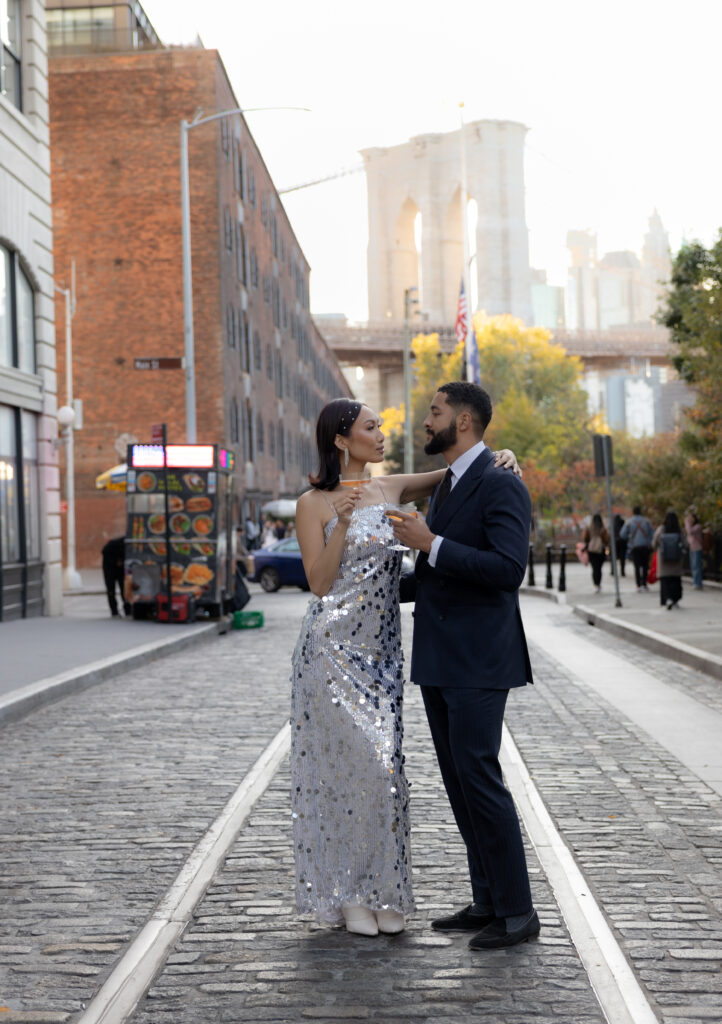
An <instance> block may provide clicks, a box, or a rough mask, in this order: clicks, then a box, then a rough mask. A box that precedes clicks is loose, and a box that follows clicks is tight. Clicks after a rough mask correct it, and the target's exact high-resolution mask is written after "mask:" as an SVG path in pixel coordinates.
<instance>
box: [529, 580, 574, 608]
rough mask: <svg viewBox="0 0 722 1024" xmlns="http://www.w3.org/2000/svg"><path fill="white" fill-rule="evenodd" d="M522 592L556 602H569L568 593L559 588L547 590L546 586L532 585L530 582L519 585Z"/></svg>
mask: <svg viewBox="0 0 722 1024" xmlns="http://www.w3.org/2000/svg"><path fill="white" fill-rule="evenodd" d="M519 593H520V594H530V595H531V596H532V597H541V598H542V599H543V600H545V601H554V603H555V604H567V595H566V593H564V592H562V593H560V592H559V591H558V590H547V589H546V588H545V587H530V586H529V584H528V583H525V584H524V586H522V587H519Z"/></svg>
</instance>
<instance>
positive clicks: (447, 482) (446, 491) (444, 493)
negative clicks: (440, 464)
mask: <svg viewBox="0 0 722 1024" xmlns="http://www.w3.org/2000/svg"><path fill="white" fill-rule="evenodd" d="M452 480H453V474H452V472H451V469H447V470H446V473H445V474H444V479H443V480H442V481H441V483H440V484H439V490H438V492H437V495H436V504H435V506H434V512H438V511H439V509H440V508H441V506H442V505H443V504H444V502H445V501H446V499H447V498H448V497H449V495H450V494H451V481H452Z"/></svg>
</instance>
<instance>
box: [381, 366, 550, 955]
mask: <svg viewBox="0 0 722 1024" xmlns="http://www.w3.org/2000/svg"><path fill="white" fill-rule="evenodd" d="M490 419H491V401H490V399H489V396H488V394H487V393H486V392H485V391H484V390H482V388H480V387H477V385H475V384H468V383H465V382H462V381H455V382H453V383H451V384H444V385H443V386H442V387H440V388H439V390H438V392H437V393H436V395H435V396H434V399H433V401H432V403H431V409H430V411H429V415H428V416H427V417H426V420H425V421H424V429H425V430H426V433H427V438H428V441H427V444H426V447H425V449H424V450H425V451H426V452H427V454H429V455H431V454H436V453H441V454H443V456H444V458H445V459H446V462H447V463H448V466H449V468H448V469H447V471H446V476H445V477H444V479H443V480H442V482H441V483H440V485H439V487H438V488H437V490H436V492H435V493H434V495H433V497H432V499H431V504H430V506H429V514H428V520H427V522H426V523H424V522H423V521H422V520H420V519H413V518H412V517H410V516H409V517H405V518H404V520H403V522H402V523H399V524H398V525H397V526H396V527H395V532H396V535H397V537H398V538H399V539H400V540H401V541H402V542H403V543H404V544H408V545H409V547H412V548H416V549H417V550H418V551H419V556H418V558H417V561H416V573H415V575H416V607H415V609H414V644H413V651H412V656H411V680H412V682H414V683H417V684H419V685H420V686H421V692H422V694H423V698H424V704H425V707H426V714H427V717H428V720H429V726H430V728H431V735H432V738H433V741H434V746H435V747H436V754H437V757H438V760H439V767H440V769H441V774H442V776H443V779H444V785H445V786H446V792H447V794H448V796H449V801H450V803H451V808H452V810H453V812H454V817H455V819H456V823H457V826H458V828H459V832H460V833H461V836H462V838H463V840H464V843H465V844H466V849H467V855H468V861H469V873H470V876H471V892H472V903H470V904H469V905H468V906H466V907H465V908H464V909H463V910H460V911H458V912H457V913H455V914H452V915H451V916H450V917H444V918H439V919H437V920H435V921H433V922H432V927H433V928H435V929H437V930H438V931H453V930H460V931H475V932H477V934H476V935H475V936H474V937H473V938H472V939H471V941H470V943H469V947H470V948H471V949H474V950H478V949H498V948H502V947H505V946H513V945H516V944H517V943H518V942H523V941H524V940H526V939H528V938H530V937H531V936H533V935H537V934H538V932H539V928H540V925H539V918H538V917H537V913H536V911H535V910H534V907H533V906H532V898H531V891H530V888H529V876H528V872H527V866H526V858H525V855H524V846H523V842H522V837H521V830H520V827H519V819H518V817H517V813H516V809H515V807H514V802H513V800H512V797H511V794H510V793H509V791H508V790H507V789H506V787H505V786H504V782H503V779H502V774H501V768H500V766H499V748H500V745H501V732H502V725H503V720H504V707H505V705H506V699H507V696H508V693H509V690H510V689H511V688H512V687H515V686H524V685H526V683H531V682H533V680H532V672H531V665H530V663H529V654H528V651H527V645H526V639H525V636H524V627H523V625H522V621H521V614H520V611H519V600H518V595H517V591H518V589H519V586H520V584H521V582H522V580H523V578H524V570H525V567H526V561H527V554H528V550H529V531H530V526H531V501H530V499H529V493H528V491H527V489H526V487H525V486H524V484H523V483H522V482H521V480H520V479H519V478H518V477H517V476H515V475H514V474H513V473H506V472H505V471H504V470H503V469H497V468H495V466H494V459H493V456H492V453H491V451H490V450H489V449H488V448H487V447H486V445H485V444H484V441H483V436H484V431H485V430H486V427H487V425H488V423H489V420H490Z"/></svg>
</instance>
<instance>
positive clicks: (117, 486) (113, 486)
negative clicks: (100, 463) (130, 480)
mask: <svg viewBox="0 0 722 1024" xmlns="http://www.w3.org/2000/svg"><path fill="white" fill-rule="evenodd" d="M127 473H128V467H127V465H126V464H125V463H124V462H123V463H122V464H121V465H120V466H113V468H112V469H106V471H105V472H104V473H101V474H100V476H96V478H95V489H96V490H98V491H124V490H125V478H126V475H127Z"/></svg>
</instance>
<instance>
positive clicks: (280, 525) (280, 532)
mask: <svg viewBox="0 0 722 1024" xmlns="http://www.w3.org/2000/svg"><path fill="white" fill-rule="evenodd" d="M273 533H274V536H275V538H276V540H283V538H284V537H285V536H286V524H285V523H284V521H283V520H282V519H277V520H276V522H275V523H274V525H273Z"/></svg>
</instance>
